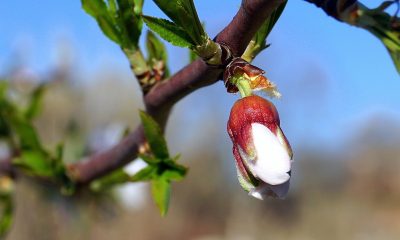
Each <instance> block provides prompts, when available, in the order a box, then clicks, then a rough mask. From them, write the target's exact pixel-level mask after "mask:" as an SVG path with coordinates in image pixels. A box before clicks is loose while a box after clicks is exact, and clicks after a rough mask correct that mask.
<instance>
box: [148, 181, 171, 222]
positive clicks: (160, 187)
mask: <svg viewBox="0 0 400 240" xmlns="http://www.w3.org/2000/svg"><path fill="white" fill-rule="evenodd" d="M151 192H152V195H153V199H154V201H155V203H156V205H157V207H158V208H159V210H160V214H161V216H165V214H166V213H167V212H168V205H169V199H170V194H171V184H170V182H169V181H168V180H166V179H165V178H162V177H161V178H158V179H155V180H153V181H152V184H151Z"/></svg>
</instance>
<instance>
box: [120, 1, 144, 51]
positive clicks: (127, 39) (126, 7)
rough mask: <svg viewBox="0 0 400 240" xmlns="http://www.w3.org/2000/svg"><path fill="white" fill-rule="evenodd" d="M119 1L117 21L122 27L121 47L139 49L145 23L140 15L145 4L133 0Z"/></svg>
mask: <svg viewBox="0 0 400 240" xmlns="http://www.w3.org/2000/svg"><path fill="white" fill-rule="evenodd" d="M136 2H137V1H136ZM117 3H118V11H117V12H118V15H117V16H116V19H117V20H116V21H117V23H118V26H119V28H120V35H121V40H122V42H121V44H122V45H121V47H123V48H134V49H137V48H138V44H139V37H140V34H141V32H142V25H143V22H142V19H141V16H140V14H141V12H142V5H143V4H142V3H139V4H140V5H135V2H134V1H133V0H117Z"/></svg>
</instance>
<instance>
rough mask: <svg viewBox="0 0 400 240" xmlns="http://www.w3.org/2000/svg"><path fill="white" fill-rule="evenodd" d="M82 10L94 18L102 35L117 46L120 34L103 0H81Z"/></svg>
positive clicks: (119, 41)
mask: <svg viewBox="0 0 400 240" xmlns="http://www.w3.org/2000/svg"><path fill="white" fill-rule="evenodd" d="M81 2H82V7H83V9H84V10H85V11H86V12H87V13H88V14H89V15H91V16H92V17H94V18H95V19H96V21H97V23H98V25H99V27H100V28H101V30H102V31H103V33H104V34H105V35H106V36H107V37H108V38H109V39H111V40H112V41H114V42H116V43H117V44H120V43H121V39H120V37H119V36H120V32H119V30H118V28H117V27H116V26H115V19H114V18H113V16H111V15H110V13H109V12H108V7H107V5H106V3H105V2H104V0H81Z"/></svg>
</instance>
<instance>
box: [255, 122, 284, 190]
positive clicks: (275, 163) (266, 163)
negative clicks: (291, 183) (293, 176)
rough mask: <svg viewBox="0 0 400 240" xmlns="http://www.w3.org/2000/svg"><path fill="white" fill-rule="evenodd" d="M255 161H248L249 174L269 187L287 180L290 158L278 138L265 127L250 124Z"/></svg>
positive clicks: (258, 124)
mask: <svg viewBox="0 0 400 240" xmlns="http://www.w3.org/2000/svg"><path fill="white" fill-rule="evenodd" d="M251 130H252V136H253V142H254V147H255V151H256V158H255V160H253V161H252V160H250V161H248V167H249V168H250V171H251V173H252V174H253V175H254V176H255V177H257V178H259V179H261V180H262V181H264V182H266V183H269V184H271V185H278V184H282V183H284V182H286V181H288V180H289V178H290V176H289V174H288V172H289V171H290V165H291V161H290V156H289V154H288V152H287V151H286V149H285V148H284V146H283V145H282V144H281V143H280V142H279V140H278V138H277V137H276V136H275V135H274V134H273V133H272V132H271V130H269V129H268V128H267V127H266V126H264V125H262V124H260V123H252V124H251Z"/></svg>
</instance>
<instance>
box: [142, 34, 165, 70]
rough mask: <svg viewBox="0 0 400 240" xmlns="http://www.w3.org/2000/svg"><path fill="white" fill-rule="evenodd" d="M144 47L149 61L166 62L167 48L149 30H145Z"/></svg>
mask: <svg viewBox="0 0 400 240" xmlns="http://www.w3.org/2000/svg"><path fill="white" fill-rule="evenodd" d="M146 47H147V53H148V59H149V61H154V60H156V61H163V62H165V63H166V62H167V50H166V49H165V46H164V44H163V43H162V42H161V41H160V40H159V39H158V38H157V37H156V36H155V35H154V34H153V33H152V32H151V31H147V35H146Z"/></svg>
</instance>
